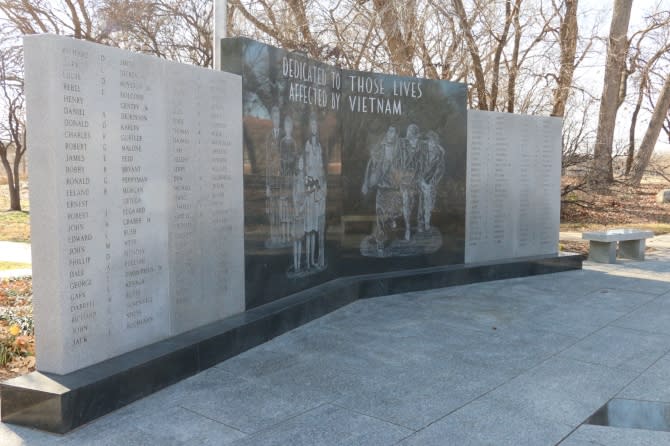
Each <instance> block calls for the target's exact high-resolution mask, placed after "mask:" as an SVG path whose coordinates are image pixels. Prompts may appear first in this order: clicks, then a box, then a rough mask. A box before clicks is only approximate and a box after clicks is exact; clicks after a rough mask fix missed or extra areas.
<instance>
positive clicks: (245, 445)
mask: <svg viewBox="0 0 670 446" xmlns="http://www.w3.org/2000/svg"><path fill="white" fill-rule="evenodd" d="M411 433H412V431H411V430H408V429H405V428H403V427H400V426H396V425H393V424H390V423H385V422H383V421H381V420H377V419H375V418H372V417H368V416H365V415H361V414H358V413H355V412H352V411H349V410H346V409H343V408H341V407H336V406H333V405H328V404H327V405H323V406H321V407H318V408H315V409H314V410H311V411H309V412H306V413H304V414H302V415H299V416H297V417H295V418H292V419H291V420H289V421H287V422H286V423H283V424H281V425H278V426H275V427H274V428H272V429H268V430H266V431H263V432H259V433H258V434H256V435H253V436H250V437H249V438H247V439H243V440H240V441H237V442H235V443H234V446H251V445H264V446H274V445H276V446H286V445H291V446H314V445H320V446H359V445H366V446H386V445H393V444H396V443H397V442H398V441H399V440H401V439H403V438H405V437H407V436H408V435H410V434H411Z"/></svg>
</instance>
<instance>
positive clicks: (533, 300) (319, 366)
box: [0, 237, 670, 446]
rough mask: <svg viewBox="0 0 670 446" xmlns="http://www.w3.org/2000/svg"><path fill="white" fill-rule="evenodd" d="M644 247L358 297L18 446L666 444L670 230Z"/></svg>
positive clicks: (8, 441) (2, 429)
mask: <svg viewBox="0 0 670 446" xmlns="http://www.w3.org/2000/svg"><path fill="white" fill-rule="evenodd" d="M649 246H650V247H651V248H652V249H651V250H650V252H649V253H648V255H647V256H648V258H647V260H646V261H644V262H634V261H626V262H621V263H618V264H616V265H603V264H592V263H590V262H586V263H585V267H584V270H583V271H570V272H565V273H559V274H552V275H544V276H535V277H528V278H518V279H511V280H502V281H496V282H487V283H480V284H473V285H467V286H459V287H452V288H444V289H438V290H432V291H427V292H417V293H407V294H398V295H393V296H386V297H381V298H374V299H368V300H361V301H358V302H356V303H354V304H351V305H349V306H347V307H344V308H342V309H340V310H338V311H336V312H334V313H331V314H329V315H327V316H325V317H323V318H321V319H318V320H316V321H313V322H312V323H309V324H307V325H305V326H302V327H300V328H298V329H296V330H293V331H292V332H289V333H287V334H285V335H283V336H280V337H278V338H276V339H274V340H273V341H271V342H268V343H266V344H263V345H261V346H259V347H257V348H254V349H252V350H250V351H248V352H246V353H244V354H242V355H239V356H237V357H235V358H232V359H230V360H228V361H225V362H223V363H221V364H219V365H218V366H217V367H214V368H212V369H209V370H207V371H205V372H203V373H201V374H199V375H197V376H194V377H192V378H190V379H188V380H185V381H183V382H181V383H179V384H177V385H174V386H172V387H170V388H167V389H165V390H163V391H161V392H159V393H156V394H154V395H152V396H150V397H148V398H145V399H144V400H141V401H138V402H136V403H134V404H131V405H129V406H127V407H125V408H123V409H121V410H118V411H116V412H115V413H112V414H110V415H108V416H105V417H103V418H101V419H99V420H97V421H95V422H93V423H91V424H89V425H87V426H84V427H82V428H80V429H78V430H76V431H74V432H72V433H70V434H68V435H65V436H58V435H51V434H45V433H41V432H37V431H33V430H31V429H26V428H21V427H16V426H11V425H7V424H0V444H1V445H3V446H17V445H31V446H32V445H154V444H155V445H234V446H243V445H281V446H286V445H292V446H299V445H338V446H339V445H371V446H372V445H396V444H397V445H407V446H410V445H411V446H414V445H416V446H419V445H420V446H431V445H439V446H443V445H459V446H465V445H496V446H502V445H514V446H520V445H529V446H542V445H557V444H560V445H561V446H586V445H608V446H618V445H621V446H630V445H650V446H662V445H670V432H662V431H654V430H643V429H631V428H619V427H601V426H593V425H587V424H584V421H585V420H586V419H587V418H588V417H589V416H590V415H591V414H593V413H594V412H595V411H596V410H597V409H598V408H599V407H601V406H602V405H604V404H605V403H607V402H608V401H609V400H610V399H612V398H621V399H632V400H643V401H662V402H670V354H669V352H670V238H667V237H657V238H655V239H653V240H651V241H650V243H649Z"/></svg>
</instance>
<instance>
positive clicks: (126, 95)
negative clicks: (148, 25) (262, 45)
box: [25, 36, 244, 374]
mask: <svg viewBox="0 0 670 446" xmlns="http://www.w3.org/2000/svg"><path fill="white" fill-rule="evenodd" d="M25 48H26V51H25V53H26V92H27V102H28V108H29V109H30V111H29V112H28V126H29V128H30V141H31V142H30V143H31V153H32V156H31V162H30V165H29V168H30V176H31V202H32V211H33V216H34V222H35V223H34V225H33V228H32V231H33V234H32V236H33V248H34V249H33V253H34V256H33V258H34V267H33V271H34V286H35V320H36V324H35V325H36V327H37V333H36V334H37V357H38V368H39V369H40V370H42V371H47V372H53V373H59V374H63V373H68V372H71V371H74V370H77V369H80V368H82V367H85V366H87V365H91V364H95V363H97V362H100V361H102V360H104V359H107V358H110V357H113V356H117V355H119V354H122V353H124V352H127V351H130V350H133V349H136V348H138V347H141V346H144V345H148V344H151V343H153V342H156V341H158V340H161V339H164V338H166V337H168V336H170V335H171V334H175V333H178V332H181V331H185V330H188V329H191V328H195V327H197V326H200V325H203V324H205V323H208V322H211V321H214V320H216V319H220V318H221V317H223V316H225V315H230V314H233V313H236V312H239V311H241V310H243V305H244V290H243V285H242V284H243V277H242V276H243V259H242V257H241V255H230V253H241V251H242V248H241V243H242V242H241V240H242V232H241V231H242V215H241V207H242V194H241V183H242V180H241V172H240V169H235V166H239V167H241V164H242V162H241V143H242V137H241V128H240V127H241V111H240V104H241V98H240V96H239V86H240V80H239V78H238V77H236V76H233V75H230V74H225V73H218V72H212V71H210V70H205V69H201V68H195V67H187V66H182V65H178V64H175V63H171V62H166V61H162V60H160V59H157V58H153V57H148V56H144V55H140V54H134V53H130V52H125V51H121V50H118V49H114V48H107V47H104V46H101V45H95V44H92V43H88V42H83V41H77V40H72V39H66V38H61V37H56V36H30V37H27V38H26V40H25ZM45 72H48V73H53V75H51V76H46V75H44V73H45ZM217 162H218V164H217ZM203 165H204V166H206V168H208V169H210V172H204V173H209V176H208V177H207V178H204V179H203V178H201V176H203V171H206V170H207V169H205V168H203ZM214 169H220V170H217V171H216V172H214ZM214 182H217V183H216V188H218V190H219V193H220V194H221V196H222V197H223V196H224V195H225V201H222V202H221V206H218V207H217V206H214V205H210V204H209V203H206V202H205V200H209V199H211V194H212V191H211V189H212V188H214V187H215V186H213V185H214ZM201 185H204V186H201ZM207 187H209V189H207ZM224 191H225V192H224ZM199 207H200V208H203V209H206V210H208V211H211V212H214V213H217V215H216V217H210V218H209V221H208V220H207V218H208V216H207V215H204V216H201V215H200V214H201V213H202V209H199ZM236 207H237V208H238V209H239V210H236V209H235V208H236ZM223 214H225V215H223ZM215 219H216V222H217V225H214V226H212V225H211V224H210V223H211V221H212V220H215ZM203 222H205V223H208V224H206V225H205V224H203ZM212 232H214V233H215V234H216V236H213V235H212ZM224 234H225V235H224ZM222 240H223V241H225V242H222ZM231 240H235V242H231ZM204 249H208V250H210V252H209V253H208V254H207V255H202V251H203V250H204ZM224 264H225V265H226V267H225V268H224V267H223V265H224ZM211 269H214V271H213V272H212V271H209V270H211ZM206 271H209V274H210V275H211V276H215V277H216V279H217V281H216V282H214V285H216V286H215V288H214V289H215V290H216V293H214V292H213V290H212V289H209V290H205V289H204V288H203V286H202V282H203V278H202V275H203V274H205V272H206ZM222 282H225V283H226V286H225V287H223V286H219V285H220V283H222Z"/></svg>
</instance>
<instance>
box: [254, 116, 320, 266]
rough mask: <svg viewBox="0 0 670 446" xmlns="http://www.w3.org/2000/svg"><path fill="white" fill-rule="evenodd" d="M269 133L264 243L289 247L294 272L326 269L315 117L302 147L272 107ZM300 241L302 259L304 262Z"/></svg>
mask: <svg viewBox="0 0 670 446" xmlns="http://www.w3.org/2000/svg"><path fill="white" fill-rule="evenodd" d="M271 117H272V127H273V128H272V131H271V132H270V134H269V135H268V138H267V141H266V163H267V164H266V190H265V196H266V213H267V214H268V218H269V220H270V239H269V241H268V243H267V246H268V247H271V248H278V247H290V246H292V247H293V265H292V267H291V269H292V270H291V272H292V274H300V273H309V272H315V271H320V270H323V269H324V268H325V226H326V221H325V220H326V192H327V185H326V173H325V169H324V165H323V155H322V149H321V143H320V141H319V131H318V120H317V117H316V115H315V114H311V115H310V118H309V130H310V134H309V136H308V137H307V139H306V141H305V146H304V150H300V149H299V148H298V145H297V143H296V141H295V139H294V137H293V119H292V118H291V116H286V117H285V118H284V128H283V130H284V131H283V134H282V132H281V131H280V118H281V117H280V112H279V108H278V107H276V106H275V107H272V110H271ZM303 241H304V248H305V250H304V252H305V262H304V263H303V261H302V253H303Z"/></svg>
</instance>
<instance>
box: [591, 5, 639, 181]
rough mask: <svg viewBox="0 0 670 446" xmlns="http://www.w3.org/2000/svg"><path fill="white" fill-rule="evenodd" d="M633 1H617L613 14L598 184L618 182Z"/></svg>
mask: <svg viewBox="0 0 670 446" xmlns="http://www.w3.org/2000/svg"><path fill="white" fill-rule="evenodd" d="M632 5H633V1H632V0H615V1H614V9H613V11H612V22H611V25H610V31H609V39H608V45H607V62H606V64H605V75H604V80H603V92H602V97H601V100H600V112H599V114H598V130H597V135H596V144H595V147H594V153H593V174H594V177H593V178H592V181H593V182H594V184H610V183H612V182H613V181H614V174H613V171H612V143H613V139H614V125H615V122H616V113H617V110H618V106H619V104H620V102H619V101H620V91H621V81H622V69H623V68H624V66H625V57H626V52H627V51H628V39H627V37H626V36H627V33H628V23H629V21H630V12H631V8H632Z"/></svg>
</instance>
